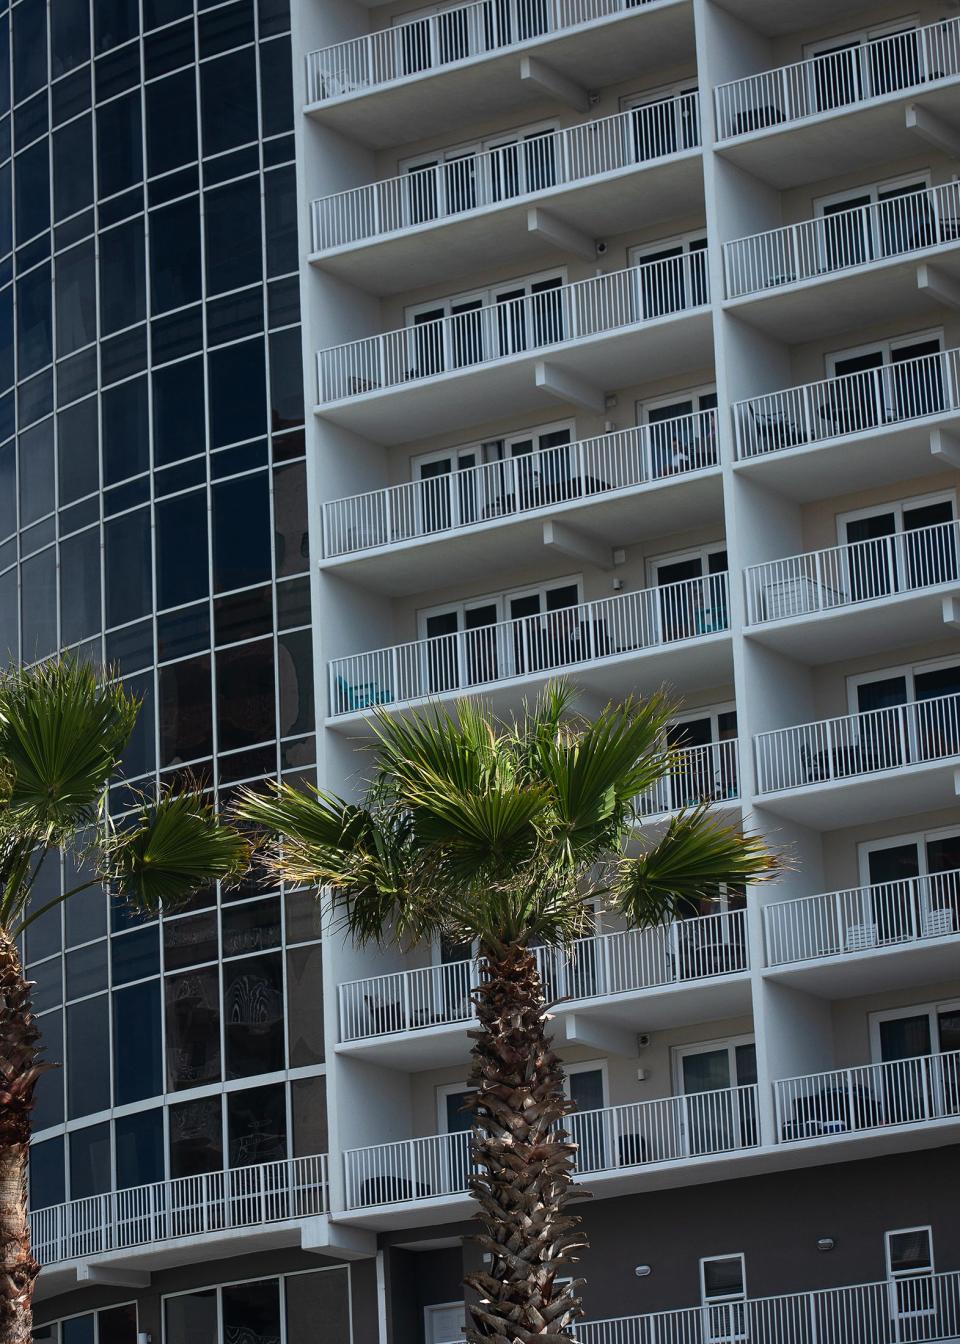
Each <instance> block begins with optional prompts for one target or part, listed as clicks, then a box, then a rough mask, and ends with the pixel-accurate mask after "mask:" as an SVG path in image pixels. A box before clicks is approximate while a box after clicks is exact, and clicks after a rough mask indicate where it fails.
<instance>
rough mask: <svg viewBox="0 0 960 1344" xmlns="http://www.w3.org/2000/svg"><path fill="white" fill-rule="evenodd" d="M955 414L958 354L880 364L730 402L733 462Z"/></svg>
mask: <svg viewBox="0 0 960 1344" xmlns="http://www.w3.org/2000/svg"><path fill="white" fill-rule="evenodd" d="M958 409H960V350H956V349H954V350H942V351H940V352H939V353H938V354H935V355H921V356H919V358H916V359H904V360H901V361H899V362H897V363H891V364H881V365H878V367H877V368H874V369H864V370H863V371H862V372H859V373H847V374H843V375H842V376H840V377H839V378H823V379H821V380H820V381H819V382H816V383H807V384H806V385H805V386H803V387H789V388H786V389H784V390H783V391H782V392H768V393H766V394H765V395H763V396H759V397H750V398H749V399H748V400H746V401H739V402H735V403H734V407H733V415H734V435H735V440H736V454H737V459H738V460H739V461H744V460H745V459H747V458H751V457H761V456H763V455H764V454H765V453H776V452H782V451H783V450H784V449H787V448H797V447H801V446H802V445H804V444H808V443H820V442H823V441H825V440H827V439H839V438H844V437H846V436H847V435H850V434H864V433H870V432H876V431H877V430H879V429H883V428H886V427H888V426H890V425H896V424H903V423H905V422H907V421H910V420H924V419H929V418H930V417H931V416H936V415H945V414H949V413H952V412H955V411H957V410H958Z"/></svg>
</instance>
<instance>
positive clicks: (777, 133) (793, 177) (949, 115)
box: [717, 79, 960, 191]
mask: <svg viewBox="0 0 960 1344" xmlns="http://www.w3.org/2000/svg"><path fill="white" fill-rule="evenodd" d="M957 90H958V81H957V80H956V79H948V80H944V81H943V82H942V83H941V84H937V85H934V84H922V85H920V86H918V87H916V88H912V89H905V90H903V91H902V92H897V93H893V94H888V95H887V96H885V97H883V98H876V99H873V100H871V101H870V102H869V103H861V104H856V105H853V106H850V107H839V108H832V109H830V110H829V111H826V112H819V113H817V115H816V116H813V117H807V118H805V119H804V120H802V121H795V122H784V123H781V124H780V125H776V126H770V127H765V128H764V129H762V130H759V131H753V132H752V133H751V134H749V135H745V136H743V137H742V138H739V139H736V140H723V141H721V142H720V143H719V144H718V145H717V152H718V153H720V154H722V155H723V156H724V157H725V158H727V159H728V160H729V161H730V162H731V163H735V164H736V165H737V166H738V167H739V168H742V169H744V170H745V171H746V172H748V173H751V174H752V175H753V176H754V177H758V178H760V179H761V181H763V182H768V183H769V184H770V185H771V186H773V187H777V188H779V189H780V190H781V191H782V190H785V189H786V188H788V187H798V186H802V185H803V184H805V183H808V182H820V181H826V180H827V179H828V178H832V177H842V176H843V175H844V174H846V173H850V172H853V171H858V170H860V169H862V168H865V167H867V166H868V165H870V164H874V163H891V162H892V161H893V160H895V159H906V158H912V157H915V156H916V155H917V154H920V153H923V152H924V150H923V146H924V143H925V142H924V141H922V140H920V139H919V137H918V136H917V134H916V132H915V131H911V130H909V129H908V128H907V124H906V108H907V106H908V105H909V104H911V103H916V104H918V105H919V106H921V107H924V108H926V109H927V110H928V111H930V112H932V113H934V114H935V115H936V116H938V117H940V118H941V119H942V120H943V121H945V122H946V123H947V124H948V125H950V126H953V127H955V128H960V101H958V97H957Z"/></svg>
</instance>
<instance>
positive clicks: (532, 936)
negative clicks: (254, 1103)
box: [237, 684, 777, 1344]
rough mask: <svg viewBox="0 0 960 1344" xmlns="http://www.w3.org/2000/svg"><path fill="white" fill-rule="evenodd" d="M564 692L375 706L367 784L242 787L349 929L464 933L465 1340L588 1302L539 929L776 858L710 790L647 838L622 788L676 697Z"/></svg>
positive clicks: (627, 907) (567, 1335)
mask: <svg viewBox="0 0 960 1344" xmlns="http://www.w3.org/2000/svg"><path fill="white" fill-rule="evenodd" d="M572 694H573V693H572V691H571V689H570V688H569V687H567V686H564V685H562V684H554V685H551V686H548V687H547V688H546V690H545V691H544V692H543V693H542V694H541V696H540V697H539V698H538V700H537V701H536V703H535V704H533V705H532V706H527V705H525V706H524V710H523V712H522V714H521V716H520V717H519V718H518V719H517V720H515V721H503V720H498V719H496V718H494V717H493V716H492V715H491V714H490V713H489V712H488V711H486V710H485V709H484V707H483V706H480V705H477V704H476V703H470V702H463V703H460V704H459V705H458V706H457V707H456V712H455V714H451V713H450V712H447V711H445V710H443V709H441V708H439V707H434V708H432V709H428V710H427V711H425V712H422V713H419V714H414V715H412V716H410V717H408V718H405V719H391V718H390V717H389V716H388V715H387V714H386V713H385V712H383V711H379V712H378V713H377V716H376V733H377V738H378V755H377V759H376V764H375V767H374V770H373V774H372V778H371V780H370V782H369V785H368V788H367V793H366V796H365V798H364V799H363V801H362V802H361V803H359V804H354V803H351V802H347V801H344V800H343V799H341V798H338V797H336V796H334V795H332V794H329V793H324V792H320V791H318V790H315V789H309V790H307V791H304V792H300V791H298V790H297V789H295V788H293V787H291V786H288V785H283V784H281V785H276V786H273V787H271V788H270V789H269V790H268V791H267V793H266V795H265V796H264V795H262V794H256V793H253V792H251V791H244V792H243V793H242V794H241V796H240V800H239V802H238V804H237V812H238V815H239V816H240V817H242V818H243V819H244V820H245V821H247V822H252V823H254V824H255V825H256V826H258V827H260V828H262V830H263V831H264V832H266V834H267V837H268V840H267V842H266V846H265V853H266V862H267V863H268V865H269V866H271V867H272V868H273V869H274V871H276V872H278V873H279V874H280V875H282V876H283V877H284V878H286V879H288V880H290V881H293V882H297V883H304V884H307V883H309V884H311V885H313V884H317V885H319V887H320V888H321V890H322V891H324V892H325V899H326V901H327V903H328V906H329V913H330V915H331V916H332V920H333V922H334V923H335V924H336V923H337V922H340V923H342V925H343V926H344V927H345V929H346V930H347V931H348V933H349V934H350V935H351V936H352V937H353V938H354V939H355V940H356V941H357V942H358V943H360V944H364V943H385V942H389V941H393V940H399V941H401V942H402V943H406V944H415V943H417V942H420V941H422V940H425V939H429V938H431V937H436V936H438V935H439V936H441V937H444V938H447V939H450V940H451V941H452V942H458V943H464V942H470V943H473V944H474V945H475V946H476V947H477V949H478V955H479V976H478V984H477V988H476V989H475V991H474V1000H475V1006H476V1014H477V1019H478V1026H477V1027H476V1029H474V1030H472V1031H471V1033H470V1035H471V1036H472V1038H473V1042H474V1043H473V1047H472V1051H471V1057H472V1063H471V1071H470V1088H471V1094H470V1099H469V1102H468V1106H469V1108H470V1110H471V1111H472V1126H473V1128H472V1139H471V1144H472V1158H473V1169H474V1171H475V1174H474V1175H473V1176H471V1178H470V1189H471V1192H472V1194H473V1195H474V1197H475V1199H476V1201H477V1203H478V1205H479V1208H478V1212H477V1215H476V1216H477V1219H478V1221H479V1223H480V1225H481V1229H482V1230H481V1232H480V1234H479V1236H478V1238H477V1240H478V1242H479V1245H480V1246H481V1248H482V1249H483V1251H484V1252H486V1253H487V1255H488V1256H489V1265H488V1268H486V1269H484V1270H483V1271H482V1272H480V1273H477V1274H474V1275H471V1276H470V1277H469V1278H468V1279H467V1285H468V1287H470V1288H472V1289H473V1290H475V1293H476V1297H477V1301H476V1302H475V1303H474V1304H472V1305H471V1307H470V1311H471V1314H472V1318H473V1324H472V1326H471V1327H468V1329H467V1332H466V1334H467V1338H468V1339H469V1340H470V1341H474V1342H475V1344H477V1342H479V1341H491V1340H492V1341H496V1344H516V1342H517V1341H520V1342H521V1344H533V1341H536V1344H573V1336H572V1334H571V1330H572V1328H573V1327H574V1326H575V1323H576V1320H577V1319H578V1318H579V1317H580V1316H581V1315H582V1309H581V1305H580V1299H579V1297H578V1289H579V1286H580V1282H581V1281H579V1280H578V1281H577V1282H575V1283H558V1278H560V1277H563V1276H564V1275H565V1274H566V1272H567V1267H568V1265H569V1264H570V1262H571V1261H573V1260H575V1259H576V1258H577V1256H576V1252H578V1251H579V1250H580V1249H582V1248H583V1247H584V1246H585V1244H586V1242H585V1239H584V1236H583V1233H582V1231H581V1230H580V1229H579V1227H578V1224H579V1223H580V1219H579V1218H577V1217H575V1216H573V1215H572V1214H570V1213H569V1212H568V1209H567V1206H568V1204H569V1201H570V1199H571V1197H572V1195H573V1192H572V1190H571V1182H572V1178H573V1172H574V1159H575V1152H576V1148H575V1145H574V1144H573V1143H571V1141H570V1135H569V1132H568V1131H567V1130H565V1128H564V1117H565V1116H566V1115H567V1114H568V1113H569V1112H570V1111H571V1110H572V1109H573V1107H572V1103H571V1102H570V1101H569V1100H568V1099H567V1097H566V1095H565V1092H564V1077H563V1068H562V1065H561V1062H560V1060H559V1059H558V1057H557V1055H556V1054H555V1053H554V1051H553V1050H552V1048H551V1042H550V1039H549V1037H548V1035H547V1026H546V1024H547V1018H548V1004H547V1003H546V1001H545V995H544V987H543V985H542V983H541V979H540V976H539V974H538V970H537V962H536V960H535V957H534V953H533V950H532V949H533V947H534V946H535V945H536V944H537V943H542V944H546V945H547V946H548V947H554V948H559V949H569V948H570V946H571V944H572V942H573V940H574V939H575V938H576V937H577V936H578V935H580V934H583V933H584V932H585V931H588V930H589V927H590V920H591V910H592V906H593V904H594V903H595V902H596V901H598V900H599V901H602V902H604V903H605V904H606V905H607V907H608V908H611V909H613V910H615V911H618V912H619V914H620V915H621V916H623V917H624V918H625V920H626V922H627V923H628V925H630V926H632V927H634V928H646V927H650V926H653V925H658V924H661V923H662V922H664V921H665V920H667V919H669V918H672V917H673V916H674V915H675V914H677V913H678V910H679V908H680V907H681V906H683V905H684V904H686V903H691V902H694V901H698V900H700V899H702V898H704V897H710V896H715V895H716V892H717V888H718V886H719V885H720V884H722V883H729V884H735V885H742V884H744V883H747V882H754V881H758V880H762V879H764V878H768V877H770V876H771V875H772V874H773V873H774V871H775V870H776V866H777V861H776V860H775V858H774V857H773V856H772V855H771V854H769V853H768V852H767V851H766V850H765V849H764V847H763V846H762V845H761V843H760V842H759V841H758V840H757V839H756V838H752V837H750V836H747V835H743V834H741V833H740V832H739V831H738V830H735V829H732V828H729V827H725V826H722V825H720V824H718V823H717V822H716V821H715V820H711V819H710V818H709V817H708V815H707V811H706V806H705V805H704V806H699V807H695V808H693V809H691V810H689V811H685V812H683V813H681V814H679V815H677V816H674V817H673V818H672V820H671V821H670V822H669V824H668V825H667V826H666V828H665V830H664V831H663V832H662V834H660V836H659V837H658V838H651V839H649V840H645V839H644V838H643V837H642V836H641V835H640V834H639V830H638V817H637V808H636V802H635V800H636V799H637V798H638V797H639V796H641V795H642V794H643V793H644V792H645V791H646V790H648V789H650V788H651V787H652V786H655V785H657V784H658V783H659V782H660V781H662V780H663V779H664V777H665V776H667V775H669V774H670V773H671V772H672V771H673V770H674V769H675V758H674V757H673V756H672V754H671V753H670V751H669V750H668V749H667V747H666V746H665V740H666V732H665V730H666V726H667V723H668V721H669V720H670V718H671V716H672V715H673V714H674V713H675V706H674V705H672V704H671V703H670V701H669V700H668V699H667V698H666V697H665V696H664V695H662V694H660V695H655V696H652V697H650V698H649V699H647V700H644V701H641V702H636V701H633V700H629V701H627V702H626V703H625V704H621V705H609V706H607V708H606V709H604V710H603V711H602V713H600V714H599V715H598V717H597V718H595V719H594V720H592V721H588V720H586V719H584V718H581V717H579V716H577V715H575V714H574V713H572V711H571V704H572Z"/></svg>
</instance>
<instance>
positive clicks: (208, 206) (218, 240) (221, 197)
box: [204, 177, 263, 322]
mask: <svg viewBox="0 0 960 1344" xmlns="http://www.w3.org/2000/svg"><path fill="white" fill-rule="evenodd" d="M204 215H205V226H206V231H207V292H208V293H209V294H222V293H223V292H224V291H225V290H228V289H240V288H241V287H242V286H243V285H251V284H254V283H255V282H257V281H259V280H260V279H261V278H262V276H263V248H262V241H261V233H260V179H259V177H251V178H247V179H245V180H244V181H241V182H234V183H232V184H231V185H230V186H228V187H219V188H218V189H217V190H216V191H208V192H206V193H205V196H204ZM259 302H260V299H259V295H258V306H259ZM261 322H262V319H261Z"/></svg>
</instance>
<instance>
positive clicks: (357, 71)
mask: <svg viewBox="0 0 960 1344" xmlns="http://www.w3.org/2000/svg"><path fill="white" fill-rule="evenodd" d="M693 58H694V36H693V16H692V12H691V6H690V5H689V3H688V0H506V3H504V2H503V0H479V3H474V4H466V5H456V6H451V7H445V8H443V9H441V10H440V11H439V12H437V13H434V14H430V15H424V16H422V17H419V18H415V19H413V20H411V21H408V22H407V23H398V24H395V25H393V26H390V27H385V28H380V29H378V30H377V31H375V32H372V33H369V34H365V35H364V36H361V37H356V38H352V39H350V40H348V41H346V42H341V43H338V44H336V45H334V46H330V47H326V48H324V49H323V50H321V51H315V52H311V53H310V54H309V55H308V57H307V100H308V105H307V112H308V113H309V114H310V116H312V117H314V118H315V119H317V120H319V121H322V122H323V123H324V124H325V125H329V126H333V127H335V128H336V129H337V130H339V131H341V132H342V133H343V134H344V135H346V136H348V137H351V138H353V139H357V140H359V141H361V142H362V143H364V144H367V145H370V146H371V147H373V148H383V147H385V146H387V145H392V144H398V143H401V142H404V143H413V142H414V141H417V140H422V139H425V138H427V137H428V136H430V134H431V133H432V132H433V131H434V130H435V129H436V127H437V126H438V125H444V126H454V125H462V124H464V123H467V122H470V121H473V122H477V121H478V120H482V119H483V118H485V117H489V116H491V115H493V114H495V113H496V112H498V111H502V110H503V109H504V108H511V107H515V108H524V107H533V106H535V105H536V104H537V103H538V102H539V103H540V104H541V105H542V101H543V99H544V97H547V98H552V99H554V100H556V101H559V102H564V103H572V104H573V105H574V106H575V107H577V108H578V110H580V111H584V112H585V111H586V110H587V106H588V95H587V90H589V89H596V88H600V87H602V86H604V85H611V84H618V83H620V82H621V81H622V80H625V79H632V78H636V77H637V76H638V75H642V74H645V73H646V72H648V71H650V72H652V71H656V70H663V69H666V68H668V67H670V66H676V65H680V64H682V63H683V62H685V61H692V60H693Z"/></svg>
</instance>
